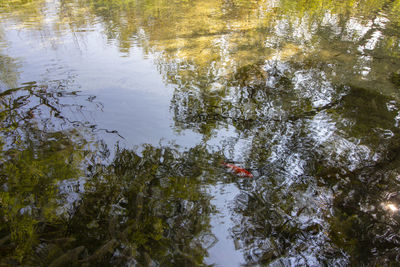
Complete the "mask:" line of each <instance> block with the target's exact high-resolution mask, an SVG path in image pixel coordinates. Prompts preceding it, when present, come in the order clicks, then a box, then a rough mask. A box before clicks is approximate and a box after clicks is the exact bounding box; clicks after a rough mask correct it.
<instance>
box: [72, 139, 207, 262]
mask: <svg viewBox="0 0 400 267" xmlns="http://www.w3.org/2000/svg"><path fill="white" fill-rule="evenodd" d="M116 154H117V155H116V158H115V160H114V161H113V163H112V164H111V165H110V166H96V167H95V168H94V169H93V170H92V172H91V175H92V177H93V179H91V180H90V181H89V182H88V183H87V184H86V190H87V192H86V193H85V194H83V196H82V200H81V201H80V204H78V205H77V208H76V212H75V213H74V214H73V215H72V218H71V220H69V222H68V224H69V226H68V229H67V231H68V233H69V234H70V235H71V236H73V237H75V238H76V239H77V240H80V242H79V244H84V246H85V247H86V249H87V252H88V254H89V256H88V257H86V258H84V259H82V262H89V263H91V264H94V263H96V264H100V263H102V264H107V263H109V262H110V261H111V262H113V263H115V264H117V265H120V264H122V263H124V262H138V263H140V264H144V265H149V264H151V262H154V263H156V264H160V265H170V264H171V263H174V264H178V265H199V264H202V262H203V259H204V256H205V255H206V250H205V248H204V241H205V239H206V238H207V236H210V233H209V214H210V212H212V207H211V206H210V202H209V201H210V199H209V197H208V196H207V194H205V192H203V191H202V189H201V186H200V185H201V183H203V182H206V181H209V178H210V177H209V176H210V174H212V173H210V170H211V169H210V167H208V165H209V163H208V161H209V160H212V158H210V155H208V154H207V153H206V152H205V151H204V150H203V149H202V148H193V149H190V150H189V151H187V152H184V153H180V152H178V151H176V150H175V149H172V148H168V147H164V148H155V147H152V146H146V147H145V148H144V150H143V151H142V153H141V154H142V155H139V154H137V153H135V152H133V151H130V150H117V152H116ZM82 229H85V230H82ZM109 242H112V243H113V245H110V247H109V248H108V249H107V250H104V249H102V248H101V246H99V244H106V245H107V244H109ZM116 251H118V253H115V252H116Z"/></svg>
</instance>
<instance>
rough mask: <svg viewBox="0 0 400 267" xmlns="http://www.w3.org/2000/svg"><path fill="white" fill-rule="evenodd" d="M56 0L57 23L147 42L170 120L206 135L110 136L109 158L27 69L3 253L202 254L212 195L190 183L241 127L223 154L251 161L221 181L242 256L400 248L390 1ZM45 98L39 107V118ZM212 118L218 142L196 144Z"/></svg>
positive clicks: (375, 255)
mask: <svg viewBox="0 0 400 267" xmlns="http://www.w3.org/2000/svg"><path fill="white" fill-rule="evenodd" d="M24 2H25V1H16V2H15V3H14V4H9V5H6V6H7V8H10V9H12V8H13V6H15V9H16V11H18V12H15V15H14V17H15V18H14V19H15V20H18V19H19V20H21V21H22V22H23V21H24V20H25V19H26V16H27V15H26V13H27V12H26V11H27V10H28V8H24ZM28 2H29V3H28V7H30V8H29V14H30V13H31V9H32V10H34V11H35V12H36V13H37V14H38V15H37V16H35V17H34V18H30V19H32V20H33V19H36V20H37V23H36V24H35V23H31V24H29V23H28V24H29V25H28V26H26V27H35V26H36V27H37V28H39V29H41V28H42V27H43V24H46V23H45V21H46V20H45V19H44V16H42V14H41V11H40V10H41V7H42V6H43V5H45V4H44V3H45V1H40V0H38V1H28ZM18 3H19V4H20V5H21V6H19V5H18ZM0 5H1V6H3V5H4V1H0ZM56 6H57V8H58V7H59V8H58V9H57V8H55V10H57V12H58V13H57V12H56V16H58V19H56V20H54V21H55V22H54V24H51V27H53V28H55V29H58V30H54V32H55V34H54V35H57V34H60V35H61V34H62V33H64V32H65V31H62V30H59V29H60V28H61V29H63V28H68V29H71V32H72V33H75V32H79V31H82V32H84V31H85V29H86V27H88V25H89V26H90V25H92V24H96V23H98V24H101V25H102V27H100V26H99V25H98V24H96V26H99V27H100V28H101V29H103V30H104V33H105V35H106V37H107V38H108V40H109V41H110V42H111V43H112V42H114V41H115V43H117V46H118V48H119V49H120V51H121V52H122V53H125V54H128V53H129V51H130V49H131V47H133V46H139V47H141V49H143V51H144V53H145V54H149V53H153V54H154V55H155V57H156V59H155V64H156V65H157V68H158V69H159V71H160V72H161V74H162V75H163V77H164V79H165V81H166V82H167V83H169V84H172V85H174V86H175V92H174V94H173V98H172V101H171V111H172V113H173V119H174V123H175V125H174V128H175V130H176V131H178V132H179V131H181V130H185V129H191V130H193V131H195V132H197V133H200V134H202V137H203V143H202V145H200V146H195V147H193V148H191V149H188V150H186V151H182V150H181V149H178V148H174V147H173V146H160V147H153V146H144V147H143V149H142V151H140V152H139V151H134V150H128V149H122V148H117V150H116V153H115V154H116V156H115V159H114V160H113V161H111V163H106V162H105V158H107V155H108V154H107V150H106V149H103V148H101V146H100V147H99V148H96V147H95V146H94V145H93V146H92V144H93V143H95V142H92V141H91V138H92V137H91V133H89V132H86V131H87V129H88V128H89V129H90V125H87V124H83V125H82V124H81V123H78V125H80V126H81V127H82V129H79V130H75V129H73V128H74V127H73V126H74V123H75V122H72V121H69V120H68V118H69V117H68V116H67V114H65V113H64V112H60V107H61V106H60V102H58V99H62V98H63V97H65V95H63V94H62V95H60V96H59V95H57V94H54V92H55V90H53V93H52V94H49V93H48V91H47V90H48V89H46V90H45V89H44V88H42V87H40V86H37V85H35V84H28V85H26V86H25V87H23V88H17V89H14V90H9V91H6V92H3V93H2V94H1V95H0V97H1V101H2V102H1V104H2V108H3V109H2V110H3V112H2V113H1V117H0V120H1V128H2V136H1V138H2V152H1V157H2V158H1V176H0V177H1V182H2V191H1V194H2V195H1V213H2V214H1V220H2V224H1V227H2V228H1V230H0V238H1V239H0V253H1V256H2V259H1V261H2V264H17V263H19V262H22V261H25V262H28V263H30V264H32V265H40V264H42V265H48V264H53V265H62V264H66V265H68V264H72V263H77V264H78V265H84V264H86V265H95V264H97V265H102V264H110V263H112V264H115V265H120V264H123V263H131V264H135V263H137V264H138V265H150V264H152V263H155V264H159V265H172V264H178V265H201V264H203V260H204V258H205V256H206V255H207V243H212V242H207V240H208V239H212V234H211V233H210V225H209V217H210V214H211V213H212V212H213V208H212V207H211V206H210V197H211V196H209V195H207V193H206V192H205V191H204V188H203V187H202V186H203V185H207V184H213V183H214V182H215V181H216V180H217V179H218V173H219V172H220V171H221V170H220V169H219V168H218V166H219V163H220V161H221V160H222V158H223V157H222V156H221V155H222V154H223V153H225V154H229V153H230V151H233V150H235V147H236V144H237V143H239V142H241V141H243V140H245V141H246V142H247V143H246V144H248V146H246V149H245V151H239V152H238V153H237V154H238V155H236V156H238V157H239V158H240V159H241V161H242V162H244V163H245V164H246V166H249V167H251V168H252V169H253V170H254V171H255V173H256V179H255V181H252V180H246V181H242V180H239V181H235V184H236V185H237V187H238V188H240V190H241V193H240V194H239V195H238V196H237V197H236V199H235V201H234V207H233V209H232V219H233V221H234V222H235V225H234V226H233V227H232V229H231V234H232V237H233V238H234V239H235V241H236V243H237V247H238V249H241V250H242V251H243V253H244V255H245V260H246V263H247V264H249V265H252V264H260V265H267V264H277V265H278V264H279V263H281V264H283V265H310V266H317V265H348V264H350V265H357V264H364V265H368V264H369V265H391V264H392V265H396V263H397V262H398V261H399V260H400V259H399V258H398V257H399V256H398V255H400V253H399V242H400V240H399V238H400V237H399V231H398V229H399V220H400V218H399V212H398V207H399V206H398V205H399V204H398V203H400V199H399V194H398V191H399V178H398V177H399V175H400V174H399V171H400V170H399V169H398V166H399V156H398V154H399V144H400V142H399V141H400V140H399V130H398V129H399V128H398V127H399V108H400V107H399V104H398V102H399V99H400V97H399V94H398V86H399V68H400V65H399V62H400V61H399V55H400V53H399V36H400V35H399V30H398V29H399V27H398V25H399V18H400V17H399V15H398V14H400V13H399V12H398V11H399V7H400V5H399V1H389V0H388V1H386V0H385V1H356V0H346V1H340V3H339V2H338V1H319V0H315V1H247V2H246V1H235V0H234V1H222V2H216V3H211V2H210V1H195V2H193V1H192V2H190V1H173V2H171V1H130V0H127V1H119V0H112V1H90V0H76V1H74V0H68V1H67V0H61V1H59V2H57V5H56ZM31 7H32V8H31ZM29 16H31V15H29ZM205 18H207V19H205ZM93 21H95V22H93ZM50 32H51V31H50ZM51 33H53V32H51ZM52 37H53V36H52ZM5 62H9V63H13V61H12V60H9V59H8V58H7V60H6V61H5ZM9 66H10V67H12V68H15V66H14V65H13V64H9ZM6 68H7V67H6ZM6 68H5V67H2V68H1V72H2V77H3V76H5V75H4V74H3V73H6V72H5V71H4V69H6ZM15 72H16V71H15ZM14 74H15V73H14ZM9 80H10V83H11V82H12V81H14V80H16V78H15V77H14V76H12V77H11V78H10V79H9ZM51 86H53V87H54V86H55V85H51V84H50V87H51ZM54 88H55V87H54ZM50 91H51V90H50ZM57 91H58V89H57ZM23 92H25V93H23ZM38 93H39V94H38ZM31 99H36V100H34V101H33V100H31ZM27 101H31V102H32V105H28V106H27V105H25V104H24V103H26V102H27ZM34 103H37V104H34ZM35 105H36V106H35ZM33 107H34V108H33ZM32 108H33V109H32ZM43 109H44V110H47V112H50V116H48V117H47V118H49V120H46V117H44V118H41V117H39V119H40V120H41V121H38V120H37V118H38V115H39V114H42V110H43ZM39 111H40V112H39ZM53 116H54V117H57V118H58V119H59V123H56V125H51V124H50V125H49V124H48V123H49V122H51V123H55V122H57V120H56V119H55V118H54V117H53ZM63 127H64V128H63ZM225 129H228V130H227V131H228V132H229V133H230V134H231V135H230V136H229V137H226V136H224V137H223V139H222V141H221V142H222V143H223V144H224V146H222V148H223V149H222V150H223V151H222V152H221V153H211V152H209V151H208V150H207V149H206V144H207V142H209V141H211V142H212V141H213V138H214V137H215V136H217V135H218V134H220V133H221V132H222V131H223V130H225ZM227 151H228V152H227ZM103 152H104V153H103ZM231 154H235V153H231ZM78 177H81V179H79V180H78V181H79V183H78V182H77V181H76V180H73V179H76V178H78ZM223 182H232V180H227V181H223ZM69 186H70V187H73V188H72V189H65V188H68V187H69ZM68 190H69V191H68ZM72 193H78V194H77V196H75V197H73V194H72Z"/></svg>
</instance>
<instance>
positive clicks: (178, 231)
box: [0, 82, 221, 266]
mask: <svg viewBox="0 0 400 267" xmlns="http://www.w3.org/2000/svg"><path fill="white" fill-rule="evenodd" d="M61 85H63V83H62V82H60V83H59V84H58V86H55V87H52V86H46V87H43V86H38V85H36V83H32V84H30V85H26V86H24V87H21V88H15V89H10V90H7V91H5V92H3V93H2V94H1V104H2V110H3V111H2V112H1V129H2V139H1V140H2V146H1V147H2V151H1V169H0V172H1V176H0V177H1V188H2V191H1V220H2V223H1V225H2V226H1V229H0V233H1V235H0V240H1V241H0V253H1V264H5V265H14V264H18V263H22V262H23V263H24V264H32V265H53V266H59V265H69V266H70V265H85V264H86V265H93V264H99V265H103V264H111V263H112V264H117V265H119V264H124V263H137V264H139V265H149V264H151V263H152V262H153V263H158V264H162V265H170V264H178V265H182V264H183V265H201V264H202V263H203V258H204V256H205V255H206V254H207V253H206V248H207V244H208V245H210V243H209V240H212V238H213V237H212V234H211V233H210V231H209V227H210V226H209V215H210V213H211V212H213V208H212V206H211V205H210V196H208V195H207V194H206V192H204V191H203V189H202V187H201V185H202V184H209V183H212V182H213V181H214V179H215V177H214V176H215V170H213V169H211V168H210V166H213V165H215V164H211V163H212V162H219V161H220V160H221V159H220V158H219V156H217V155H211V154H209V153H208V152H207V151H206V149H205V148H204V147H194V148H192V149H189V150H188V151H185V152H179V151H178V150H177V149H175V148H173V147H159V148H156V147H152V146H150V145H148V146H144V147H143V149H142V151H141V152H140V153H139V152H135V151H133V150H127V149H120V148H117V150H116V152H115V153H116V155H115V159H114V160H113V161H112V162H111V163H110V164H107V163H105V162H106V161H107V160H106V159H107V157H108V155H109V154H108V152H107V149H106V148H105V147H104V145H103V146H102V145H101V143H97V144H96V142H94V141H91V139H92V136H93V134H92V133H91V132H90V131H89V130H90V129H92V128H93V127H91V125H84V124H80V127H79V128H76V127H77V123H78V122H71V121H70V120H69V119H68V118H67V117H66V115H68V114H65V110H66V106H65V105H64V104H61V103H62V102H63V99H64V98H67V97H77V96H78V95H79V93H76V92H71V93H67V92H65V93H63V92H62V90H60V86H61ZM55 92H57V93H55ZM68 108H77V109H79V108H80V106H75V105H72V106H68ZM85 132H86V133H85ZM77 179H78V180H77ZM77 194H78V195H77ZM207 240H208V241H207ZM207 242H208V243H207Z"/></svg>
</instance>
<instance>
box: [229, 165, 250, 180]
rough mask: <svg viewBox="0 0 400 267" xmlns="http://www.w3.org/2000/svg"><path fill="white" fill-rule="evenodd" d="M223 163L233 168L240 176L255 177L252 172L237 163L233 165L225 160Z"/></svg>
mask: <svg viewBox="0 0 400 267" xmlns="http://www.w3.org/2000/svg"><path fill="white" fill-rule="evenodd" d="M222 164H223V165H225V166H226V167H228V168H230V169H231V170H233V171H234V172H235V173H236V174H237V175H239V176H242V177H248V178H253V174H251V172H249V171H247V170H245V169H243V168H240V167H238V166H236V165H233V164H230V163H225V162H224V163H222Z"/></svg>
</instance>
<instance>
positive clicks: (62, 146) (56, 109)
mask: <svg viewBox="0 0 400 267" xmlns="http://www.w3.org/2000/svg"><path fill="white" fill-rule="evenodd" d="M62 84H63V83H62V82H60V84H59V86H58V87H56V88H52V87H51V86H49V85H48V86H43V87H41V86H37V85H36V84H35V83H32V84H29V85H26V86H25V87H21V88H14V89H9V90H5V91H3V92H2V93H1V94H0V106H1V112H0V129H1V135H0V144H1V151H0V182H1V188H2V190H1V192H0V203H1V211H0V213H1V229H0V232H1V238H2V239H1V242H0V246H1V252H0V253H1V255H2V257H1V258H2V260H1V264H5V265H7V264H15V263H16V262H20V261H22V260H25V259H27V258H26V256H27V254H29V253H31V252H32V248H34V247H36V246H37V245H39V244H40V242H41V239H40V238H41V237H40V235H38V233H40V232H41V231H47V230H48V228H47V224H54V223H56V222H57V221H58V219H57V216H56V208H57V206H58V203H57V187H56V184H57V183H58V182H59V181H63V180H66V179H71V178H76V177H79V176H80V175H81V163H82V160H83V159H84V158H85V157H86V154H87V151H85V148H86V144H87V141H86V140H85V138H84V137H83V136H82V135H81V134H80V133H79V131H77V130H76V129H74V128H71V127H69V128H68V129H65V130H56V129H55V128H56V127H54V126H52V124H50V123H49V120H52V123H53V124H54V123H55V122H56V121H55V118H54V117H53V116H52V114H53V115H55V116H58V117H60V111H62V105H61V104H60V103H59V102H58V101H59V99H60V98H62V96H63V92H62V90H60V91H58V92H57V93H56V92H55V91H54V89H56V90H59V89H60V87H61V85H62ZM46 111H47V112H46ZM62 121H64V120H62ZM64 122H65V121H64Z"/></svg>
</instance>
